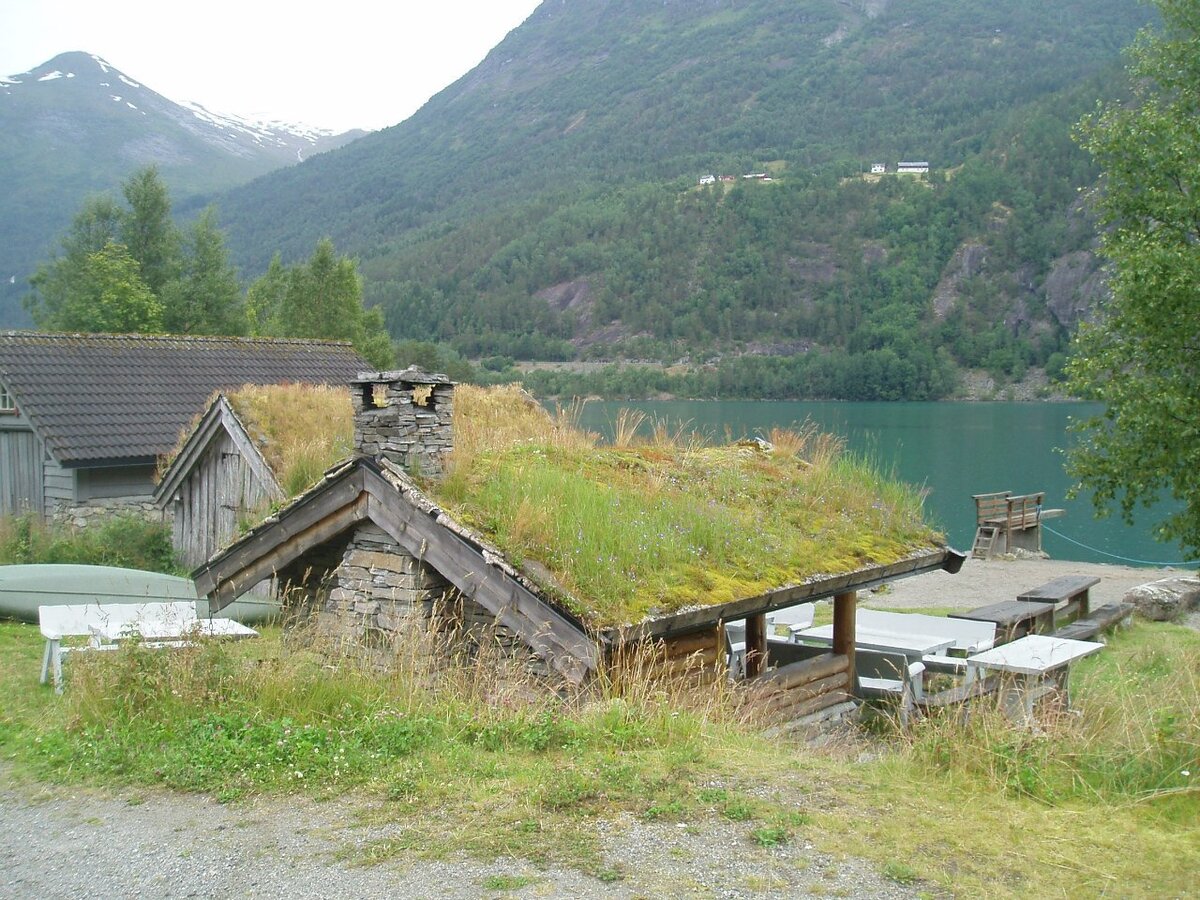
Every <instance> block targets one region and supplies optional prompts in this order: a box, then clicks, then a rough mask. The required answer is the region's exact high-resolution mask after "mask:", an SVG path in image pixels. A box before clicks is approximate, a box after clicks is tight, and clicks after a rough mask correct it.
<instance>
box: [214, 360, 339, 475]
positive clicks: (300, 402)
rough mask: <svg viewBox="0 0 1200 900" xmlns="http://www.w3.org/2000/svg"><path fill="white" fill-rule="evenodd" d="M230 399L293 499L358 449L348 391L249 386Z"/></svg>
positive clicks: (304, 386) (321, 387) (307, 386)
mask: <svg viewBox="0 0 1200 900" xmlns="http://www.w3.org/2000/svg"><path fill="white" fill-rule="evenodd" d="M226 397H227V398H228V399H229V403H230V405H231V406H232V407H233V409H234V412H236V413H237V416H238V418H239V419H241V420H242V424H243V425H245V426H246V430H247V431H248V432H249V433H250V437H251V438H252V439H253V440H254V442H255V444H256V445H257V446H258V449H259V451H260V452H261V453H262V455H263V457H264V458H265V459H266V461H267V464H268V465H269V466H270V467H271V470H272V471H273V472H274V473H275V477H276V479H278V481H279V485H280V487H282V488H283V490H284V493H285V494H286V495H287V496H289V497H291V496H295V495H297V494H299V493H300V492H302V491H303V490H304V489H305V488H307V487H309V486H310V485H312V484H314V483H316V482H317V481H318V480H319V479H320V478H321V475H322V474H323V473H324V472H325V470H326V469H328V468H329V467H330V466H332V465H333V464H334V463H336V462H337V461H338V460H340V459H345V458H346V457H347V456H349V455H350V454H351V453H352V452H353V450H354V411H353V409H352V407H351V405H350V393H349V391H347V390H346V388H345V387H343V386H340V385H339V386H329V385H312V384H271V385H254V384H248V385H244V386H242V387H241V388H239V389H238V390H236V391H233V392H231V393H228V394H226Z"/></svg>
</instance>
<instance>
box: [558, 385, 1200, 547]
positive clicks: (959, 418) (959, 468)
mask: <svg viewBox="0 0 1200 900" xmlns="http://www.w3.org/2000/svg"><path fill="white" fill-rule="evenodd" d="M622 408H630V409H640V410H644V411H645V412H647V413H648V414H649V415H650V416H652V417H655V418H657V419H659V420H663V419H665V420H667V421H668V422H669V423H671V425H672V426H674V425H675V424H677V423H680V422H684V423H687V426H688V428H689V429H690V430H694V431H700V432H703V433H706V434H710V435H713V436H715V437H718V438H722V439H723V438H724V436H725V434H726V433H729V434H731V435H732V437H734V438H739V437H744V436H747V435H751V436H752V435H760V436H765V435H766V434H767V432H769V431H770V430H771V428H773V427H775V426H782V427H790V426H793V425H796V424H798V423H803V422H804V421H806V420H812V421H813V422H815V423H816V424H817V425H818V426H819V427H820V428H821V429H822V430H824V431H830V432H833V433H836V434H839V435H842V436H843V437H844V438H845V439H846V442H847V444H848V446H849V447H850V449H852V450H854V451H856V452H859V453H865V454H869V455H870V457H871V458H873V459H875V460H876V461H877V462H879V464H880V465H881V467H883V468H884V469H885V470H886V469H894V471H895V472H896V475H897V476H898V477H899V478H901V479H902V480H904V481H907V482H910V483H912V484H917V485H923V486H924V487H925V488H926V489H927V490H928V492H929V496H928V499H927V500H926V501H925V509H926V514H927V518H928V519H929V520H930V521H931V522H933V523H934V524H936V525H937V526H938V527H939V528H941V529H943V530H944V531H945V532H946V534H947V536H948V537H949V540H950V544H951V545H952V546H954V547H957V548H959V549H961V550H970V548H971V542H972V540H973V539H974V535H975V505H974V502H973V501H972V500H971V495H972V494H983V493H989V492H992V491H1012V492H1013V493H1014V494H1028V493H1034V492H1036V491H1045V492H1046V504H1045V505H1046V508H1047V509H1050V508H1054V509H1065V510H1066V515H1065V516H1063V517H1062V518H1058V519H1051V520H1048V521H1047V523H1046V525H1047V527H1048V528H1052V529H1053V530H1054V531H1055V532H1058V534H1054V533H1051V532H1049V531H1046V532H1045V534H1044V537H1043V547H1044V548H1045V550H1046V552H1047V553H1049V554H1050V556H1052V557H1054V558H1055V559H1074V560H1084V561H1088V562H1110V563H1117V562H1125V563H1132V564H1139V563H1140V564H1144V565H1151V564H1170V563H1177V562H1180V561H1181V560H1182V559H1183V556H1182V555H1181V553H1180V551H1179V548H1178V547H1177V546H1175V545H1170V544H1160V543H1158V542H1157V541H1155V540H1154V539H1153V538H1152V537H1151V534H1150V525H1151V520H1150V519H1145V520H1140V521H1139V522H1138V524H1137V525H1135V526H1133V527H1128V526H1126V525H1124V524H1123V523H1122V522H1121V521H1120V519H1119V518H1117V517H1113V516H1110V517H1109V518H1108V519H1104V520H1100V521H1097V520H1096V519H1095V518H1094V517H1093V515H1092V506H1091V499H1090V497H1086V496H1080V497H1079V498H1078V499H1076V500H1067V498H1066V493H1067V489H1068V488H1069V487H1070V479H1068V478H1067V475H1066V473H1065V472H1064V471H1063V456H1062V454H1061V453H1060V452H1058V450H1059V448H1064V447H1067V446H1069V445H1070V442H1071V441H1072V439H1073V435H1070V434H1068V433H1067V426H1068V424H1069V423H1070V422H1071V421H1072V420H1078V419H1081V418H1085V417H1087V416H1089V415H1092V414H1094V413H1095V412H1097V411H1098V410H1099V407H1097V406H1094V405H1090V404H1084V403H783V402H770V401H760V402H724V401H658V402H646V403H600V402H595V401H593V402H590V403H588V404H587V406H586V407H585V408H584V414H583V419H582V423H581V424H582V425H583V426H584V427H585V428H588V429H591V430H595V431H599V432H601V433H602V434H605V435H611V433H612V425H613V422H614V421H615V419H616V416H617V412H618V410H620V409H622ZM643 427H645V426H643ZM1060 535H1062V536H1060ZM1073 542H1078V543H1073ZM1080 545H1083V546H1080Z"/></svg>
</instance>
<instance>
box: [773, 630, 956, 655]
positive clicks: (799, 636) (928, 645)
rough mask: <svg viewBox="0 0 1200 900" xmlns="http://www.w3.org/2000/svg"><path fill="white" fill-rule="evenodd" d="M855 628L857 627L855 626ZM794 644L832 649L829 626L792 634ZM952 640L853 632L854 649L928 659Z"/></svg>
mask: <svg viewBox="0 0 1200 900" xmlns="http://www.w3.org/2000/svg"><path fill="white" fill-rule="evenodd" d="M856 626H857V623H856ZM792 637H793V639H795V640H798V641H801V642H803V643H811V644H822V645H825V646H830V647H832V646H833V626H832V625H818V626H816V627H815V628H802V629H800V630H799V631H794V632H792ZM953 644H954V638H952V637H947V636H945V635H937V634H923V633H921V632H919V631H895V630H891V629H880V628H864V627H862V626H857V627H856V628H855V630H854V646H856V647H862V648H864V649H866V650H885V651H886V650H899V651H901V652H904V653H909V654H914V655H917V656H931V655H934V654H938V653H941V652H942V651H943V650H948V649H950V647H951V646H952V645H953Z"/></svg>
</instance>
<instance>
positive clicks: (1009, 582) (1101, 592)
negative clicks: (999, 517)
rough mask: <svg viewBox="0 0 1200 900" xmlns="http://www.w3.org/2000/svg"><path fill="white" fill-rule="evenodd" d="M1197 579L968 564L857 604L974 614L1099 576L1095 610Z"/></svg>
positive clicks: (1014, 563) (998, 562) (1145, 571)
mask: <svg viewBox="0 0 1200 900" xmlns="http://www.w3.org/2000/svg"><path fill="white" fill-rule="evenodd" d="M1195 574H1196V572H1195V570H1187V569H1150V568H1137V567H1134V566H1111V565H1106V564H1101V563H1082V562H1071V561H1070V560H1063V559H967V561H966V562H965V563H963V567H962V570H961V571H959V573H958V574H957V575H951V574H949V573H947V572H934V573H932V574H929V575H919V576H914V577H912V578H904V579H901V580H899V581H893V582H891V583H890V584H889V585H888V586H887V587H886V588H884V589H882V590H878V591H870V592H867V593H864V594H863V595H862V596H861V597H860V598H859V602H860V603H861V604H862V605H863V606H869V607H872V608H878V609H917V608H921V607H938V608H946V609H973V608H975V607H977V606H985V605H987V604H989V603H999V602H1000V601H1002V600H1015V599H1017V595H1018V594H1020V593H1021V592H1023V591H1027V590H1029V589H1031V588H1035V587H1037V586H1038V585H1040V584H1044V583H1045V582H1047V581H1050V580H1051V579H1053V578H1058V577H1059V576H1060V575H1095V576H1096V577H1098V578H1099V579H1100V583H1099V584H1097V585H1096V586H1095V587H1093V588H1092V589H1091V594H1090V598H1091V605H1092V607H1093V608H1095V607H1097V606H1103V605H1104V604H1105V603H1116V602H1118V601H1120V600H1121V599H1122V598H1123V597H1124V596H1125V592H1126V591H1128V590H1129V589H1130V588H1134V587H1137V586H1138V585H1141V584H1145V583H1146V582H1149V581H1157V580H1158V579H1160V578H1169V577H1171V576H1175V575H1195Z"/></svg>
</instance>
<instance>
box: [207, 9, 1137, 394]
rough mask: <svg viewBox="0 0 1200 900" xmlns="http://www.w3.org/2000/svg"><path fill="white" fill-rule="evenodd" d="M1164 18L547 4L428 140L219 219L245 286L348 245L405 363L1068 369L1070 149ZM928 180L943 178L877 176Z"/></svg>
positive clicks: (315, 165)
mask: <svg viewBox="0 0 1200 900" xmlns="http://www.w3.org/2000/svg"><path fill="white" fill-rule="evenodd" d="M1150 16H1151V13H1150V11H1148V10H1147V9H1146V8H1144V7H1142V6H1139V5H1138V4H1136V3H1134V2H1132V0H1101V2H1095V3H1086V4H1085V3H1082V2H1075V3H1066V4H1059V5H1055V6H1053V7H1047V6H1045V5H1043V4H1037V3H1032V2H1017V3H1011V4H1004V5H996V4H988V3H984V2H982V0H966V2H951V0H914V2H911V3H904V4H897V3H888V2H874V3H864V4H861V5H854V6H851V5H845V4H840V3H836V2H833V0H800V2H789V3H781V2H777V0H752V2H746V3H738V4H736V5H731V4H728V3H723V2H717V0H712V2H703V3H674V2H667V3H662V2H657V0H656V2H649V0H613V2H602V3H587V4H584V3H568V4H558V3H555V4H550V3H547V4H543V6H542V7H540V8H539V9H538V10H537V11H536V12H535V13H534V14H533V16H531V17H530V19H529V20H528V21H527V22H526V23H525V24H524V25H522V26H521V27H520V28H518V29H517V30H515V31H514V32H513V33H511V34H510V35H509V36H508V37H507V38H506V39H505V40H504V41H503V42H502V43H501V44H500V45H499V46H498V47H496V48H495V50H494V51H493V52H492V53H491V54H489V56H488V57H487V59H485V60H484V62H483V63H481V64H480V65H479V66H478V67H477V68H476V69H475V70H473V71H472V72H470V73H468V75H466V76H464V77H463V78H462V79H460V80H459V81H458V82H456V83H455V84H453V85H451V86H450V87H448V88H447V89H446V90H445V91H443V92H442V93H440V94H439V95H437V96H436V97H434V98H433V99H432V100H431V101H430V102H429V103H428V104H427V105H426V106H425V107H424V108H423V109H422V110H421V111H420V112H418V113H417V114H416V115H415V116H413V117H412V118H411V119H409V120H408V121H406V122H404V123H402V124H400V125H398V126H396V127H394V128H392V129H388V130H387V131H384V132H381V133H378V134H375V135H371V136H369V137H367V138H365V139H363V140H362V141H359V142H356V143H355V144H354V145H352V146H350V147H347V148H344V149H342V150H340V151H337V152H335V153H332V154H328V155H325V156H323V157H321V158H318V159H314V160H311V161H310V162H308V163H306V164H304V165H302V166H298V167H294V168H292V169H289V170H287V171H284V172H279V173H275V174H273V175H271V176H269V177H266V178H263V179H260V180H258V181H256V182H255V183H253V184H251V185H249V186H247V187H245V188H243V189H241V190H239V191H237V192H235V193H233V194H231V195H228V196H227V197H226V198H224V199H223V200H222V202H221V206H222V217H223V220H224V221H227V222H228V223H230V226H231V233H232V242H233V245H234V246H235V248H237V252H238V253H239V254H240V255H241V258H242V259H243V261H244V262H245V264H246V265H248V266H250V267H261V266H263V265H265V264H266V261H267V260H268V259H269V258H270V256H271V254H272V253H273V252H275V251H276V250H280V251H282V252H283V254H284V256H285V257H288V256H289V255H295V254H298V253H301V252H303V250H304V248H305V247H307V246H309V245H311V242H312V241H313V240H314V237H315V236H319V235H320V234H326V233H327V234H330V235H331V236H332V237H333V239H334V240H335V241H336V242H337V245H338V246H339V248H344V249H345V250H346V251H348V252H351V253H354V254H357V255H358V256H359V257H360V259H361V266H362V272H363V275H364V278H365V280H366V296H367V299H368V302H373V303H377V304H379V305H380V306H381V307H382V308H383V309H384V310H385V312H386V314H387V317H388V323H389V327H390V329H391V331H392V333H393V335H394V336H396V337H398V338H402V339H409V340H427V341H428V340H433V341H438V342H442V343H446V344H449V345H452V346H453V348H454V349H455V350H456V351H458V352H460V353H463V354H465V355H469V356H488V355H503V356H511V357H514V358H519V359H548V360H553V359H576V358H621V357H623V358H634V359H653V360H659V361H666V362H674V361H677V360H681V359H683V360H687V361H690V362H691V363H693V364H700V363H710V362H714V360H716V359H718V358H719V359H720V360H721V363H720V365H721V366H722V367H723V371H722V378H721V380H720V382H719V383H718V387H717V392H718V393H723V394H730V393H737V392H742V393H751V394H758V395H764V396H772V395H783V396H832V397H842V396H848V395H849V393H848V387H849V385H850V383H851V382H854V384H855V385H857V388H856V389H857V390H858V393H859V394H860V395H863V398H893V399H894V398H897V397H904V398H935V397H939V396H944V395H945V394H946V393H947V392H948V391H950V390H951V389H952V388H953V383H954V375H955V372H956V370H957V368H958V367H962V366H971V367H986V368H988V369H990V370H992V371H993V373H994V374H996V375H998V376H1000V377H1001V378H1016V377H1019V376H1020V375H1021V374H1022V373H1023V371H1024V369H1025V368H1026V367H1028V366H1030V365H1037V366H1048V367H1049V368H1050V369H1051V371H1052V372H1054V371H1057V369H1058V368H1059V367H1060V366H1061V363H1062V352H1063V349H1064V347H1065V338H1066V336H1067V334H1068V332H1069V330H1070V329H1071V328H1072V327H1073V326H1074V324H1075V323H1076V321H1077V320H1078V318H1079V317H1080V316H1081V315H1083V314H1084V313H1086V311H1087V309H1088V308H1089V306H1090V304H1091V302H1092V300H1093V299H1094V297H1095V296H1096V295H1097V294H1098V292H1100V291H1102V290H1103V286H1102V282H1101V280H1100V279H1099V277H1098V275H1097V265H1096V263H1095V261H1094V259H1093V258H1092V255H1091V245H1092V241H1093V238H1094V226H1093V225H1092V223H1091V221H1090V218H1089V216H1088V214H1087V209H1086V204H1080V202H1079V190H1080V189H1081V188H1086V187H1088V186H1089V185H1091V184H1092V183H1093V181H1094V179H1095V176H1096V173H1095V171H1094V170H1093V169H1092V168H1091V166H1090V164H1089V162H1088V160H1087V158H1086V156H1085V155H1084V154H1083V153H1082V151H1080V150H1079V149H1078V148H1077V147H1076V146H1075V145H1074V144H1073V142H1072V140H1071V137H1070V132H1071V127H1072V124H1073V123H1074V122H1075V121H1077V120H1078V118H1079V116H1080V115H1081V114H1082V113H1083V112H1085V111H1087V110H1088V109H1090V108H1091V107H1092V106H1093V105H1094V103H1095V101H1096V99H1097V98H1098V97H1101V96H1105V97H1108V96H1113V95H1115V94H1119V93H1120V91H1121V87H1120V86H1121V84H1122V82H1123V76H1122V74H1121V71H1120V63H1119V50H1120V48H1121V47H1122V46H1124V45H1126V44H1127V43H1128V42H1129V40H1130V38H1131V37H1132V34H1133V33H1134V31H1135V30H1136V28H1137V27H1139V26H1140V25H1143V24H1145V23H1146V22H1147V21H1148V20H1149V18H1150ZM914 158H915V159H921V160H928V161H930V163H931V166H932V171H931V173H930V175H929V176H928V177H926V178H920V177H915V178H908V177H905V178H900V177H897V176H895V175H892V174H889V175H887V176H885V177H883V178H882V179H872V178H870V177H869V176H868V177H863V175H862V173H863V172H865V171H866V170H867V169H868V168H869V166H870V164H871V163H873V162H883V163H886V164H887V165H888V168H889V171H894V169H895V164H896V162H897V161H898V160H900V159H914ZM751 172H767V173H770V174H771V176H772V178H773V180H772V181H770V182H765V181H757V180H756V181H747V180H745V179H742V178H741V177H740V176H742V175H744V174H747V173H751ZM708 174H729V175H733V176H735V180H734V182H733V183H732V184H727V183H721V182H718V183H717V184H715V185H712V186H709V187H703V188H701V187H699V186H698V184H697V182H698V179H699V178H700V177H701V176H704V175H708ZM755 357H760V359H757V360H756V359H754V358H755ZM761 358H765V359H761ZM733 359H739V360H741V361H738V362H731V360H733ZM859 372H866V373H868V376H867V377H866V379H865V381H864V382H861V383H860V381H859V379H858V375H857V373H859ZM864 385H865V386H864ZM706 386H707V384H703V385H700V386H699V387H701V388H703V387H706ZM554 387H556V385H555V384H552V383H549V382H546V383H542V384H539V385H538V389H539V390H543V391H544V390H548V389H553V388H554Z"/></svg>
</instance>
